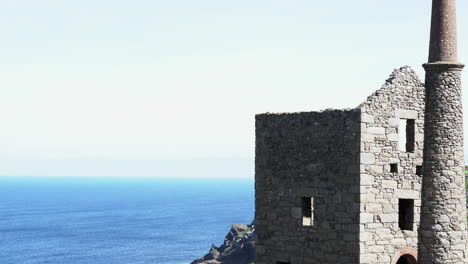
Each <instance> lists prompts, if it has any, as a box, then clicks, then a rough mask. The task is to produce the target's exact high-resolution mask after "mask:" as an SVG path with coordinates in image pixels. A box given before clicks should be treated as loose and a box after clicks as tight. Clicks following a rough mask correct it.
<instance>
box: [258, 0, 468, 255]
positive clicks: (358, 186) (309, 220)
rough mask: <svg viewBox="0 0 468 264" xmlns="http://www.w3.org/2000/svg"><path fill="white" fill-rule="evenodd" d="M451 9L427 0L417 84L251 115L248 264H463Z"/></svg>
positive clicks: (448, 0) (403, 77)
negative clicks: (318, 106) (424, 59)
mask: <svg viewBox="0 0 468 264" xmlns="http://www.w3.org/2000/svg"><path fill="white" fill-rule="evenodd" d="M455 4H456V1H455V0H433V11H432V26H431V42H430V55H429V63H427V64H425V65H424V68H425V70H426V81H425V84H424V83H422V82H421V81H420V79H419V78H418V76H417V75H416V73H415V72H414V71H413V70H412V69H411V68H409V67H402V68H400V69H397V70H395V71H394V72H393V73H392V74H391V75H390V77H389V79H388V80H387V81H386V82H385V84H384V85H383V87H382V88H381V89H379V90H377V91H376V92H375V93H374V94H372V95H371V96H369V97H368V98H367V100H365V101H364V102H363V103H362V104H361V105H359V106H358V107H357V108H354V109H346V110H326V111H321V112H301V113H281V114H271V113H266V114H259V115H257V116H256V159H255V190H256V194H255V196H256V198H255V200H256V215H255V224H256V233H257V235H256V247H257V249H256V250H257V255H256V263H257V264H312V263H317V264H327V263H330V264H337V263H346V264H370V263H373V264H374V263H382V264H405V263H406V264H414V263H420V264H432V263H434V264H435V263H437V264H445V263H454V264H455V263H456V264H463V263H468V262H467V259H466V258H467V245H466V242H467V236H466V224H467V223H466V200H465V187H464V186H465V179H464V172H463V170H464V161H463V159H464V158H463V125H462V108H461V82H460V72H461V69H462V68H463V65H462V64H459V63H458V62H457V53H456V47H457V45H456V15H455V14H456V11H455Z"/></svg>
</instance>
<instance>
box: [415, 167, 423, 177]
mask: <svg viewBox="0 0 468 264" xmlns="http://www.w3.org/2000/svg"><path fill="white" fill-rule="evenodd" d="M416 175H418V176H422V175H423V166H416Z"/></svg>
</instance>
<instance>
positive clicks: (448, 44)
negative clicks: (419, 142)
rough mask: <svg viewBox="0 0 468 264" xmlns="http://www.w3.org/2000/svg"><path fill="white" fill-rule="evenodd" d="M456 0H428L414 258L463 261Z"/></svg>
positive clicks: (426, 262)
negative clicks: (421, 160)
mask: <svg viewBox="0 0 468 264" xmlns="http://www.w3.org/2000/svg"><path fill="white" fill-rule="evenodd" d="M457 60H458V59H457V23H456V1H455V0H433V5H432V24H431V40H430V50H429V63H427V64H425V65H424V68H425V70H426V108H425V116H426V119H425V122H426V128H425V145H424V177H423V179H424V180H423V188H422V197H423V203H422V207H421V209H422V211H421V227H420V230H419V237H420V243H419V263H420V264H432V263H434V264H436V263H437V264H438V263H444V264H445V263H457V264H458V263H467V257H468V256H467V254H468V252H467V244H466V242H467V241H466V239H467V233H466V228H467V221H466V195H465V177H464V171H463V170H464V158H463V109H462V95H461V93H462V89H461V70H462V68H463V67H464V66H463V65H462V64H459V63H458V61H457Z"/></svg>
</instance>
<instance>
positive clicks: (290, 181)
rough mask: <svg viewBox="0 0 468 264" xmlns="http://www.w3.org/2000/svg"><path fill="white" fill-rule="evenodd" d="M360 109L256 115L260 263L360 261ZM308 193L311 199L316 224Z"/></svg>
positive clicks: (256, 184)
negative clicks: (308, 210) (306, 215)
mask: <svg viewBox="0 0 468 264" xmlns="http://www.w3.org/2000/svg"><path fill="white" fill-rule="evenodd" d="M360 115H361V114H360V111H359V110H342V111H341V110H330V111H323V112H306V113H292V114H261V115H257V117H256V159H255V167H256V169H255V191H256V194H255V195H256V199H255V200H256V213H255V214H256V215H255V224H256V235H257V237H256V241H257V259H256V263H257V264H276V263H278V262H281V263H293V264H306V263H307V264H308V263H322V264H327V263H330V264H339V263H346V264H349V263H358V261H359V192H360V189H359V169H360V167H359V146H360V131H359V130H360V120H359V119H360ZM303 197H312V198H313V213H312V225H311V226H304V223H305V224H309V223H310V222H305V221H304V220H303V212H302V208H301V206H302V198H303Z"/></svg>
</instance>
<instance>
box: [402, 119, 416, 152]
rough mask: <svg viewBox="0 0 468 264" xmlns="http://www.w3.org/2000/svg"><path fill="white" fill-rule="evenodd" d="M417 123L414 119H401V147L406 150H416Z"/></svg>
mask: <svg viewBox="0 0 468 264" xmlns="http://www.w3.org/2000/svg"><path fill="white" fill-rule="evenodd" d="M415 128H416V124H415V120H414V119H400V126H399V129H398V133H399V147H400V150H404V151H406V152H414V145H415V133H416V129H415Z"/></svg>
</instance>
